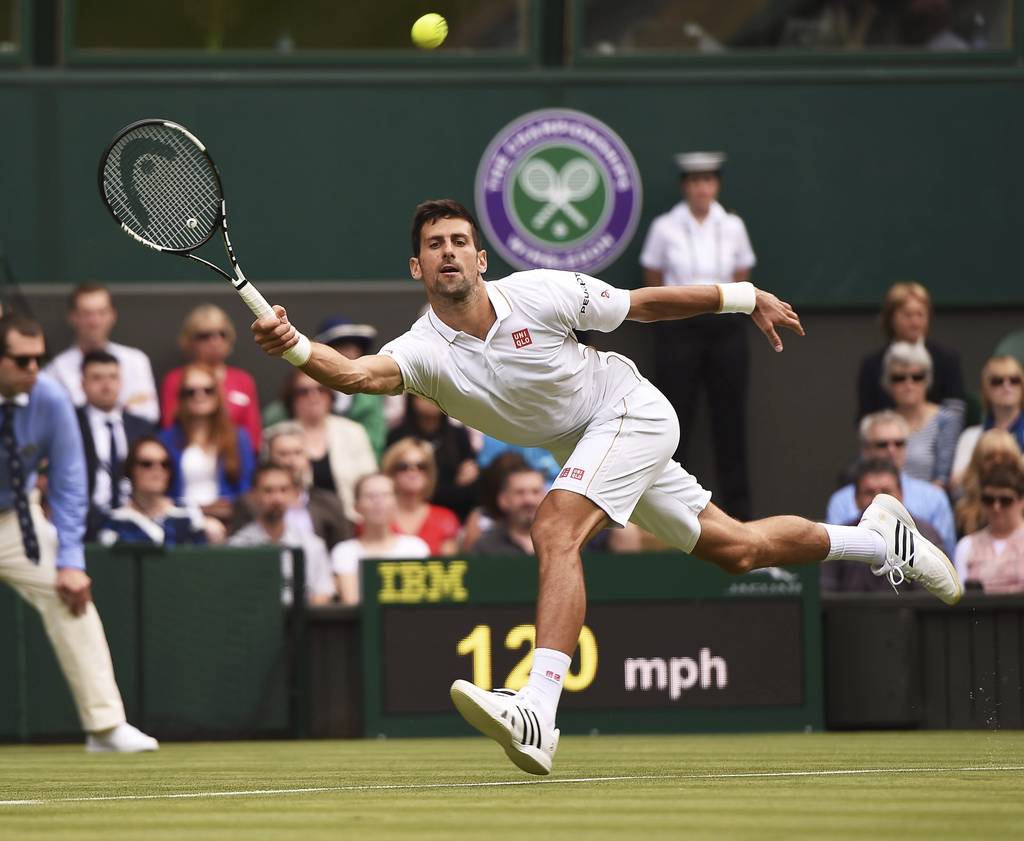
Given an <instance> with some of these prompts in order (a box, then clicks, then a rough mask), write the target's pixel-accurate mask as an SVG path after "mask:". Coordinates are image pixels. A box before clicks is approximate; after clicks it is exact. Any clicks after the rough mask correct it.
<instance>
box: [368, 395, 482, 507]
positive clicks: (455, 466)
mask: <svg viewBox="0 0 1024 841" xmlns="http://www.w3.org/2000/svg"><path fill="white" fill-rule="evenodd" d="M405 399H406V411H405V420H404V421H403V422H402V423H401V424H399V425H398V426H396V427H395V428H394V429H392V430H391V432H389V433H388V444H394V443H395V442H396V441H400V440H401V439H403V438H418V439H419V440H421V441H426V442H427V443H428V444H430V446H431V448H432V449H433V450H434V460H435V462H436V464H437V486H436V487H435V489H434V496H433V498H432V500H431V501H432V502H434V503H436V504H437V505H441V506H443V507H445V508H450V509H452V511H454V512H455V514H456V516H457V517H458V518H459V520H460V521H461V520H464V519H465V518H466V517H467V516H468V514H469V512H470V510H472V508H473V506H474V505H476V501H477V492H478V489H477V479H479V477H480V468H479V467H478V466H477V463H476V453H475V452H474V450H473V445H472V444H471V443H470V440H469V433H468V432H467V431H466V427H464V426H463V425H462V424H456V423H453V422H452V421H451V419H450V418H449V417H448V415H446V414H445V413H444V412H442V411H441V409H440V408H439V407H438V406H437V404H436V403H432V402H431V401H429V400H427V399H426V398H425V397H419V396H417V395H415V394H407V395H406V396H405Z"/></svg>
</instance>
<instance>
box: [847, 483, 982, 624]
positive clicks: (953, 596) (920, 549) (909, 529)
mask: <svg viewBox="0 0 1024 841" xmlns="http://www.w3.org/2000/svg"><path fill="white" fill-rule="evenodd" d="M860 525H861V526H863V527H864V528H869V529H871V530H872V531H875V532H878V534H880V535H881V536H882V540H884V541H885V555H886V558H885V563H884V564H881V565H879V566H872V567H871V571H872V572H873V573H874V574H875V575H887V576H888V577H889V583H890V584H892V586H893V589H896V586H897V585H898V584H902V583H903V582H904V581H905V580H906V581H917V582H919V583H920V584H921V585H922V586H923V587H924V588H925V589H926V590H927V591H928V592H929V593H931V594H932V595H933V596H936V597H938V598H939V599H942V601H944V602H945V603H946V604H956V603H957V602H958V601H960V597H961V596H963V594H964V587H963V584H961V583H960V576H959V575H957V573H956V569H954V567H953V564H951V563H950V562H949V558H947V557H946V554H945V552H943V551H942V550H941V549H939V548H938V547H937V546H935V544H934V543H932V542H931V541H929V540H927V539H926V538H925V537H924V536H923V535H922V534H921V532H919V531H918V530H917V525H916V524H915V523H914V518H913V517H911V516H910V512H909V511H907V509H906V508H904V507H903V503H902V502H900V501H899V500H898V499H896V498H895V497H892V496H889V494H879V495H878V496H876V497H875V498H874V499H873V500H872V501H871V504H870V505H869V506H868V507H867V508H866V509H865V510H864V515H863V516H862V517H861V518H860Z"/></svg>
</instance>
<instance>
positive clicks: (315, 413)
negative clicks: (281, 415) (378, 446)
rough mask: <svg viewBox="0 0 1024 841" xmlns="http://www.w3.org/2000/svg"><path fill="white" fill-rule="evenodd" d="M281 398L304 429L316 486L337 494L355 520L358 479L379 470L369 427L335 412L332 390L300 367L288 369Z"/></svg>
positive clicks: (307, 454) (290, 414)
mask: <svg viewBox="0 0 1024 841" xmlns="http://www.w3.org/2000/svg"><path fill="white" fill-rule="evenodd" d="M281 399H282V402H283V403H284V405H285V407H286V408H287V411H288V416H289V417H290V418H292V419H294V421H295V422H297V423H298V424H299V426H300V427H301V428H302V433H303V440H304V441H305V445H306V456H307V458H308V459H309V463H310V467H311V470H312V477H313V486H314V487H317V488H323V489H324V490H327V491H331V492H332V493H334V494H336V495H337V497H338V499H340V500H341V504H342V507H343V508H344V510H345V517H346V518H347V519H348V520H350V521H352V522H355V521H356V520H358V515H357V514H356V509H355V496H354V493H353V491H354V489H355V484H356V480H357V479H358V478H359V477H360V476H365V475H366V474H367V473H373V472H375V471H376V470H377V459H376V458H375V457H374V454H373V446H372V445H371V444H370V439H369V437H368V436H367V434H366V430H365V429H364V428H363V427H362V426H361V425H360V424H358V423H356V422H355V421H353V420H349V419H348V418H343V417H340V416H339V415H332V414H331V400H332V399H333V398H332V392H331V390H330V389H329V388H327V387H326V386H323V385H320V383H318V382H317V381H316V380H314V379H313V378H312V377H310V376H307V375H306V374H304V373H303V372H302V371H301V370H299V369H298V368H293V369H292V370H291V371H289V372H288V374H287V376H286V378H285V381H284V388H283V389H282V391H281ZM274 429H275V427H273V426H272V427H270V428H269V429H268V430H267V432H268V433H270V432H271V431H272V430H274Z"/></svg>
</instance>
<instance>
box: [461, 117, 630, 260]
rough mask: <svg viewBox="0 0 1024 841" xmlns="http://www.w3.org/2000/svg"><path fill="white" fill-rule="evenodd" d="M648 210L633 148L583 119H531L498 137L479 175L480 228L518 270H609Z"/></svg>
mask: <svg viewBox="0 0 1024 841" xmlns="http://www.w3.org/2000/svg"><path fill="white" fill-rule="evenodd" d="M640 205H641V184H640V172H639V170H638V169H637V166H636V162H635V161H634V160H633V156H632V154H630V151H629V149H628V147H627V146H626V144H625V143H624V142H623V141H622V138H620V137H619V136H618V135H617V134H616V133H615V132H614V131H612V130H611V129H610V128H609V127H608V126H607V125H605V124H604V123H602V122H601V121H600V120H597V119H595V118H594V117H591V116H590V115H588V114H584V113H582V112H580V111H571V110H567V109H546V110H543V111H533V112H531V113H529V114H525V115H523V116H522V117H520V118H519V119H517V120H515V121H513V122H512V123H510V124H509V125H507V126H505V127H504V128H503V129H502V130H501V131H500V132H498V134H497V136H496V137H495V138H494V140H492V141H491V144H490V145H489V146H488V147H487V151H486V152H484V156H483V158H482V159H481V161H480V166H479V168H478V169H477V175H476V206H477V212H478V213H479V215H480V222H481V224H482V225H483V227H484V230H485V232H486V234H487V237H488V240H489V241H490V243H491V245H492V246H493V247H494V248H495V250H496V251H497V252H498V253H499V254H500V255H501V256H502V257H503V258H504V259H505V260H506V261H507V262H508V263H510V264H511V265H512V266H515V267H516V268H521V269H525V268H536V267H538V266H539V267H542V268H551V269H571V270H575V271H584V272H594V271H598V270H600V269H602V268H604V267H605V266H607V265H608V264H609V263H611V262H612V261H613V260H614V259H615V258H616V257H618V256H619V254H621V253H622V250H623V249H624V248H625V247H626V246H627V245H628V244H629V242H630V240H631V239H632V238H633V234H634V232H635V231H636V225H637V221H638V219H639V216H640Z"/></svg>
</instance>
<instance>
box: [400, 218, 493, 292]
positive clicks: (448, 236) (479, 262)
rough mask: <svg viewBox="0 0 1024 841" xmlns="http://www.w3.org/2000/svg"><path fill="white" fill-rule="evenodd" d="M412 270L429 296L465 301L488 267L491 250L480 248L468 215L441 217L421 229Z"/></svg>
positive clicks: (410, 266)
mask: <svg viewBox="0 0 1024 841" xmlns="http://www.w3.org/2000/svg"><path fill="white" fill-rule="evenodd" d="M409 271H410V273H411V274H412V276H413V277H414V278H415V279H416V280H422V281H423V285H424V286H426V288H427V295H428V296H430V297H438V298H443V299H447V300H450V301H453V302H457V301H464V300H466V299H467V298H468V297H469V296H470V294H471V293H472V291H473V289H474V287H475V286H476V284H477V283H479V281H480V275H482V274H483V273H484V272H485V271H487V252H486V251H477V250H476V245H475V244H474V243H473V227H472V226H471V225H470V224H469V222H467V221H466V220H465V219H438V220H436V221H434V222H428V223H427V224H426V225H424V226H423V229H422V230H421V231H420V253H419V255H418V256H416V257H411V258H410V259H409Z"/></svg>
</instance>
